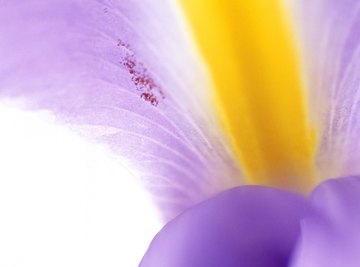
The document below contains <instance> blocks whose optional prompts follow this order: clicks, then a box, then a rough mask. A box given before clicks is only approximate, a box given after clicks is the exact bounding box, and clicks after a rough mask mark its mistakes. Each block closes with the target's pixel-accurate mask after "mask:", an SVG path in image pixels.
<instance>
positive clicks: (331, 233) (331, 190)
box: [291, 177, 360, 267]
mask: <svg viewBox="0 0 360 267" xmlns="http://www.w3.org/2000/svg"><path fill="white" fill-rule="evenodd" d="M311 201H312V205H313V206H314V209H315V213H314V215H312V216H309V217H307V218H306V219H305V220H303V221H302V223H301V232H302V233H301V242H300V244H299V247H298V251H297V253H296V257H295V261H294V263H293V264H292V265H291V266H292V267H318V266H327V267H339V266H346V267H357V266H359V263H360V254H359V251H360V230H359V225H360V206H359V203H360V177H349V178H341V179H334V180H330V181H327V182H324V183H323V184H321V185H319V186H318V187H317V188H316V189H315V190H314V192H313V194H312V196H311Z"/></svg>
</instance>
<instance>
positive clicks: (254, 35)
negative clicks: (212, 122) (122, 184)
mask: <svg viewBox="0 0 360 267" xmlns="http://www.w3.org/2000/svg"><path fill="white" fill-rule="evenodd" d="M180 2H181V6H182V8H183V11H184V14H185V16H186V18H187V19H188V21H189V25H190V27H191V29H192V30H193V33H194V37H195V40H196V41H197V43H198V47H199V49H200V52H201V54H202V55H203V57H204V60H205V62H206V63H207V64H208V66H209V71H210V73H211V75H212V78H213V83H214V88H215V90H214V91H215V94H214V102H215V105H216V107H217V109H218V111H219V116H220V118H221V120H222V122H223V124H224V126H225V129H226V130H227V132H228V133H229V135H230V138H231V140H232V143H233V145H234V150H235V153H236V154H237V155H238V158H239V160H240V164H241V166H242V168H243V170H244V172H245V175H246V176H247V178H248V179H249V182H250V183H254V184H263V185H270V186H276V187H282V188H287V189H291V190H297V191H307V190H308V189H310V188H311V187H312V185H313V176H314V175H313V169H314V168H313V154H314V147H315V142H314V138H313V134H312V131H311V130H310V127H309V122H308V118H307V113H306V108H305V96H304V88H303V85H302V83H301V78H300V71H299V69H300V68H299V62H298V60H297V57H296V49H295V46H294V40H293V36H292V35H291V31H290V30H289V28H288V26H289V24H288V23H287V20H286V16H285V15H284V14H285V12H284V10H283V8H282V6H281V4H280V3H279V1H277V0H180Z"/></svg>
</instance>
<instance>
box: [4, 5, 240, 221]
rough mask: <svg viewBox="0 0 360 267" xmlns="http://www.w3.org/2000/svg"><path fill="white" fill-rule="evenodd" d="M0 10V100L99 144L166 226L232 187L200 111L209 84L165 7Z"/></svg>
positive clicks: (212, 123) (210, 118) (218, 138)
mask: <svg viewBox="0 0 360 267" xmlns="http://www.w3.org/2000/svg"><path fill="white" fill-rule="evenodd" d="M0 6H1V7H0V35H1V38H0V58H1V65H0V94H1V97H3V98H8V97H10V98H13V99H21V100H22V101H23V102H25V106H26V107H27V108H30V109H46V110H50V111H52V112H53V113H55V115H57V116H58V119H59V122H61V123H63V124H66V125H69V126H70V127H71V128H73V129H74V130H76V131H79V132H80V133H81V134H84V135H85V136H86V137H90V138H93V139H94V140H97V141H100V142H103V143H106V144H109V145H110V146H111V148H112V149H113V150H114V152H116V153H117V155H119V156H121V160H123V159H126V160H125V161H124V164H126V165H128V166H129V167H130V168H131V170H132V171H133V172H134V174H135V175H136V176H137V177H139V179H140V181H141V182H142V183H144V184H145V186H146V187H147V188H148V190H149V192H150V193H151V194H152V195H153V196H155V197H156V201H157V203H158V204H159V206H160V207H161V208H162V211H163V214H164V216H165V217H166V218H171V217H173V216H175V215H177V214H178V213H179V212H181V211H182V210H184V209H186V208H187V207H189V206H191V205H193V204H195V203H198V202H200V201H201V200H203V199H205V198H207V197H209V196H210V195H213V194H214V193H216V192H219V191H221V190H224V189H225V188H229V187H233V186H234V185H238V184H241V183H242V180H241V178H240V177H241V173H240V172H239V170H238V167H236V164H235V163H234V161H233V160H232V156H231V152H229V151H228V150H229V149H227V145H226V143H227V142H226V138H225V136H224V135H223V134H222V131H221V127H219V124H218V123H217V121H216V120H215V119H214V117H215V115H214V114H213V112H212V111H211V108H210V104H209V102H210V101H209V96H208V92H207V89H208V88H209V87H208V81H209V78H208V76H207V74H206V71H204V69H205V68H204V67H203V65H202V64H201V63H199V62H200V61H199V60H198V55H197V54H196V53H195V52H194V51H196V50H195V49H194V48H193V44H192V41H191V38H189V36H188V35H187V33H186V31H185V30H184V29H185V27H184V25H183V23H182V19H181V16H180V14H178V12H177V9H176V8H175V7H174V6H173V5H172V2H171V1H162V0H160V1H152V0H141V1H115V0H114V1H112V0H108V1H107V0H99V1H95V0H90V1H87V2H86V3H85V2H84V1H82V0H29V1H20V0H14V1H5V0H0ZM59 141H61V140H59ZM218 177H229V178H228V179H221V180H219V179H218ZM119 179H121V177H119Z"/></svg>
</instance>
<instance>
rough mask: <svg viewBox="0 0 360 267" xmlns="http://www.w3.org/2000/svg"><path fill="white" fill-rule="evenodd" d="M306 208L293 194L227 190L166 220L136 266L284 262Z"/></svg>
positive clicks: (252, 266)
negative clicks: (169, 220) (166, 222)
mask: <svg viewBox="0 0 360 267" xmlns="http://www.w3.org/2000/svg"><path fill="white" fill-rule="evenodd" d="M306 212H307V202H306V200H305V199H304V198H302V197H300V196H298V195H296V194H293V193H289V192H286V191H280V190H277V189H270V188H265V187H256V186H244V187H237V188H234V189H230V190H227V191H225V192H223V193H221V194H219V195H217V196H215V197H214V198H212V199H210V200H207V201H205V202H203V203H200V204H199V205H197V206H195V207H193V208H191V209H190V210H188V211H186V212H185V213H183V214H181V215H180V216H178V217H177V218H175V219H174V220H173V221H171V222H170V223H168V224H167V225H166V226H165V227H164V228H163V229H162V230H161V231H160V233H159V234H158V235H157V236H156V237H155V238H154V240H153V242H152V243H151V245H150V248H149V249H148V251H147V253H146V254H145V256H144V258H143V260H142V262H141V264H140V267H170V266H171V267H199V266H206V267H225V266H226V267H286V266H288V265H287V264H288V261H289V259H290V257H291V253H292V250H293V247H294V245H295V244H296V240H297V238H298V235H299V233H300V223H299V221H300V219H301V218H302V217H303V216H304V214H305V213H306Z"/></svg>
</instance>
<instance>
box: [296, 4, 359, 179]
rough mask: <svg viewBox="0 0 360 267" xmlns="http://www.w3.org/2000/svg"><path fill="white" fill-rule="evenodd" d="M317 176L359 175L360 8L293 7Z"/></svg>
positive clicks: (305, 5) (314, 5)
mask: <svg viewBox="0 0 360 267" xmlns="http://www.w3.org/2000/svg"><path fill="white" fill-rule="evenodd" d="M296 2H297V3H298V5H294V7H295V9H296V13H297V14H298V16H297V17H298V18H299V20H298V24H297V25H299V27H300V29H301V31H300V32H301V34H300V38H299V41H300V45H301V47H302V50H303V57H302V58H303V63H304V73H305V75H306V77H305V78H306V80H307V81H308V86H307V88H309V93H308V96H309V105H310V115H311V119H312V120H313V121H314V124H316V125H317V128H318V129H319V130H318V132H319V133H318V135H319V136H318V140H319V148H318V152H317V156H316V162H317V166H318V169H319V176H321V177H322V178H323V179H327V178H329V177H345V176H349V175H356V174H358V173H359V172H360V165H359V164H358V162H359V161H360V142H359V136H360V120H359V118H360V2H359V1H358V0H343V1H338V0H320V1H312V0H305V1H296Z"/></svg>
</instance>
